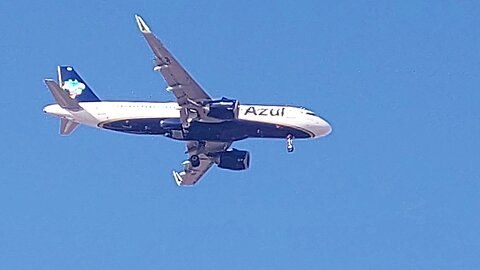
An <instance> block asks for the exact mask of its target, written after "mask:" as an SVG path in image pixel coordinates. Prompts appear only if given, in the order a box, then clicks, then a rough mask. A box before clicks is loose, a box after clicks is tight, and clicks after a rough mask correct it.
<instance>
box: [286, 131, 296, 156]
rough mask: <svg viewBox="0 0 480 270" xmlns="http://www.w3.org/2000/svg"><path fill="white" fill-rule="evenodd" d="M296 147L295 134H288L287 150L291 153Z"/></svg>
mask: <svg viewBox="0 0 480 270" xmlns="http://www.w3.org/2000/svg"><path fill="white" fill-rule="evenodd" d="M294 149H295V148H294V147H293V136H292V135H291V134H288V136H287V152H289V153H291V152H293V150H294Z"/></svg>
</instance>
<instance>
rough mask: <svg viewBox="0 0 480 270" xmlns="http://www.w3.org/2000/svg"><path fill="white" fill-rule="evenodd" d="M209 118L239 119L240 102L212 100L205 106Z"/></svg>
mask: <svg viewBox="0 0 480 270" xmlns="http://www.w3.org/2000/svg"><path fill="white" fill-rule="evenodd" d="M204 108H205V111H206V112H207V116H208V117H211V118H215V119H219V120H234V119H237V118H238V100H235V99H228V98H222V99H220V100H211V101H208V102H207V103H206V104H205V107H204Z"/></svg>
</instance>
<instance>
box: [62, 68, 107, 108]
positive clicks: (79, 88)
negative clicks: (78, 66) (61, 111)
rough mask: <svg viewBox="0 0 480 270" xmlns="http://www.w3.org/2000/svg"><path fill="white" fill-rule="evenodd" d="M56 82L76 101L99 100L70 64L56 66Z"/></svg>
mask: <svg viewBox="0 0 480 270" xmlns="http://www.w3.org/2000/svg"><path fill="white" fill-rule="evenodd" d="M58 83H59V84H60V86H61V87H62V88H63V89H65V91H67V92H68V95H69V96H70V97H71V98H72V99H75V100H77V101H78V102H92V101H100V99H99V98H98V97H97V95H95V93H94V92H93V91H92V89H91V88H90V87H89V86H88V85H87V83H86V82H85V81H84V80H83V79H82V78H81V77H80V75H78V73H77V72H76V71H75V69H73V67H71V66H58Z"/></svg>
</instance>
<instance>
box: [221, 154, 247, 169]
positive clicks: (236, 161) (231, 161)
mask: <svg viewBox="0 0 480 270" xmlns="http://www.w3.org/2000/svg"><path fill="white" fill-rule="evenodd" d="M217 165H218V167H220V168H222V169H229V170H234V171H241V170H246V169H248V167H249V166H250V153H248V152H247V151H240V150H237V149H232V150H229V151H225V152H220V153H218V163H217Z"/></svg>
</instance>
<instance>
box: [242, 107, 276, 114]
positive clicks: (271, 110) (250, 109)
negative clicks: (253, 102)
mask: <svg viewBox="0 0 480 270" xmlns="http://www.w3.org/2000/svg"><path fill="white" fill-rule="evenodd" d="M248 114H253V115H260V116H284V115H285V108H261V107H254V106H250V107H248V109H246V110H245V113H244V115H248Z"/></svg>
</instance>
